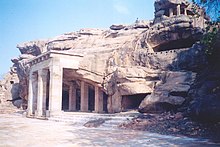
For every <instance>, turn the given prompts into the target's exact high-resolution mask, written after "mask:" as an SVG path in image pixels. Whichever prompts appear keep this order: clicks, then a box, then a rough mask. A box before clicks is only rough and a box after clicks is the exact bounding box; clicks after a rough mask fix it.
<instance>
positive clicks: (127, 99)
mask: <svg viewBox="0 0 220 147" xmlns="http://www.w3.org/2000/svg"><path fill="white" fill-rule="evenodd" d="M147 95H148V94H136V95H125V96H122V103H121V104H122V105H121V107H122V111H128V110H134V109H138V107H139V105H140V103H141V101H142V100H143V99H144V98H145V97H146V96H147Z"/></svg>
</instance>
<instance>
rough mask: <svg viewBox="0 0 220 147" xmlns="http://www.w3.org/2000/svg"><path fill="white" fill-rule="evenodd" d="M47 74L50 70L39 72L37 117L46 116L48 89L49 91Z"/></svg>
mask: <svg viewBox="0 0 220 147" xmlns="http://www.w3.org/2000/svg"><path fill="white" fill-rule="evenodd" d="M47 73H48V70H45V69H42V70H39V71H38V94H37V96H38V97H37V116H38V117H45V116H46V92H47V91H46V89H47Z"/></svg>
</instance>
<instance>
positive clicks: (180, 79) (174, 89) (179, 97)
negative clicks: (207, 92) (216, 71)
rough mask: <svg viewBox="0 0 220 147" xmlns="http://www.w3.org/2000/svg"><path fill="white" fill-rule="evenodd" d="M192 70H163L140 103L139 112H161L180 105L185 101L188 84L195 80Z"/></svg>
mask: <svg viewBox="0 0 220 147" xmlns="http://www.w3.org/2000/svg"><path fill="white" fill-rule="evenodd" d="M195 76H196V74H195V73H192V72H165V73H163V74H162V75H161V77H160V79H161V81H160V82H157V83H156V84H155V88H154V91H153V93H152V94H150V95H148V96H147V97H146V98H145V99H144V100H143V101H142V102H141V104H140V106H139V112H141V113H147V112H155V113H156V112H161V111H162V110H163V109H164V110H171V109H173V108H175V109H176V108H177V107H178V106H181V105H182V104H183V102H184V101H185V99H186V97H187V94H188V91H189V89H190V86H191V85H192V84H193V82H194V80H195Z"/></svg>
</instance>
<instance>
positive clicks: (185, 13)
mask: <svg viewBox="0 0 220 147" xmlns="http://www.w3.org/2000/svg"><path fill="white" fill-rule="evenodd" d="M184 15H186V16H187V9H186V8H185V9H184Z"/></svg>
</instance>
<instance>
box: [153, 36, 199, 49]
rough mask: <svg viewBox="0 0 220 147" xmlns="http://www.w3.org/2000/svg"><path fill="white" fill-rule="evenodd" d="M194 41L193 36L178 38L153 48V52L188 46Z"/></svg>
mask: <svg viewBox="0 0 220 147" xmlns="http://www.w3.org/2000/svg"><path fill="white" fill-rule="evenodd" d="M195 42H196V40H195V39H193V38H191V37H190V38H186V39H179V40H174V41H170V42H168V43H164V44H161V45H159V46H157V47H155V48H154V51H155V52H160V51H168V50H173V49H183V48H190V47H192V45H193V44H194V43H195Z"/></svg>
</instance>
